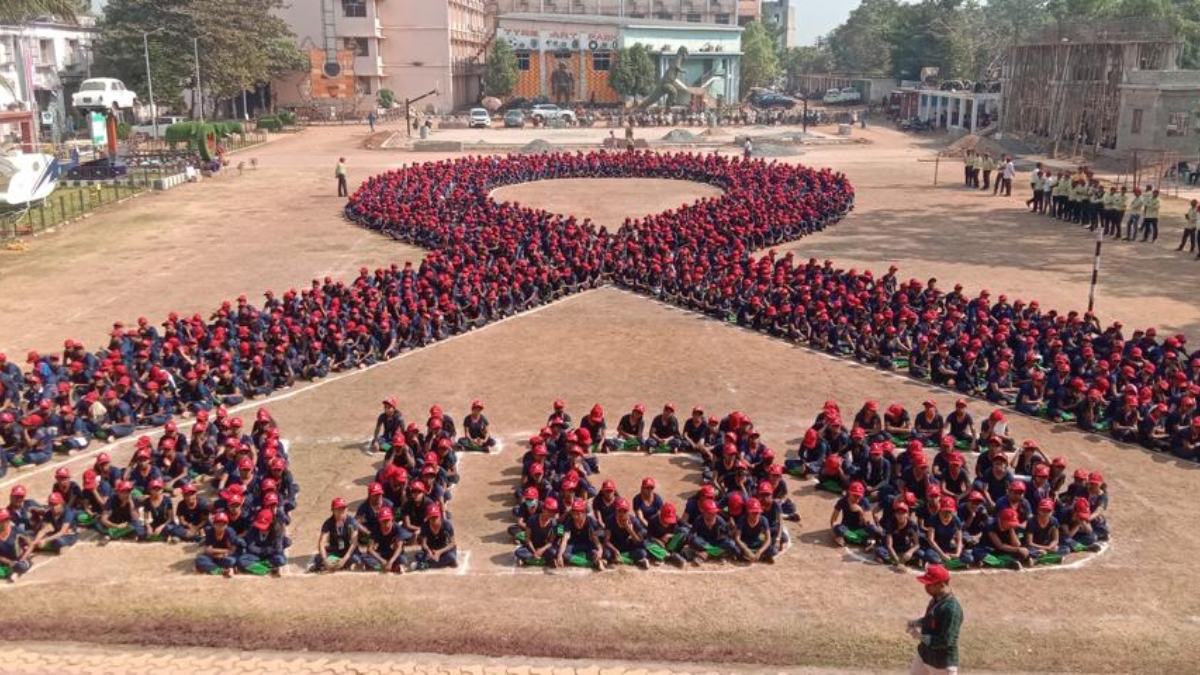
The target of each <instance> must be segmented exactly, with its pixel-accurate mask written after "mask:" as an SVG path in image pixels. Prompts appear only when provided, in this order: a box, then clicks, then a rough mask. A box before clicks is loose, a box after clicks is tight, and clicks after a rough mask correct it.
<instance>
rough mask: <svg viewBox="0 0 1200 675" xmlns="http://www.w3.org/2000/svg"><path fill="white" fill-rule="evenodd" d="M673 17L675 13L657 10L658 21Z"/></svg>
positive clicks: (668, 19)
mask: <svg viewBox="0 0 1200 675" xmlns="http://www.w3.org/2000/svg"><path fill="white" fill-rule="evenodd" d="M674 18H675V15H674V14H672V13H670V12H659V13H658V20H659V21H670V20H671V19H674Z"/></svg>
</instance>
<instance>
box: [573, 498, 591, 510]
mask: <svg viewBox="0 0 1200 675" xmlns="http://www.w3.org/2000/svg"><path fill="white" fill-rule="evenodd" d="M571 513H587V502H585V501H583V500H582V499H576V500H575V501H573V502H571Z"/></svg>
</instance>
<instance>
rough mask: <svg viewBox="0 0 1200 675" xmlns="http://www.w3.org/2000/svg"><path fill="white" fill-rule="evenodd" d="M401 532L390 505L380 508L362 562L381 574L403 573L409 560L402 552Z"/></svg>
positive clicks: (403, 540) (402, 538) (403, 539)
mask: <svg viewBox="0 0 1200 675" xmlns="http://www.w3.org/2000/svg"><path fill="white" fill-rule="evenodd" d="M401 532H402V528H401V527H399V526H397V525H396V514H395V512H394V511H393V510H392V507H391V506H384V507H382V508H380V510H379V513H378V514H377V516H376V518H375V525H374V528H373V529H372V530H371V538H370V541H369V542H368V544H367V552H366V553H364V554H363V563H364V564H365V565H366V566H367V567H368V568H369V569H372V570H375V571H376V572H379V573H381V574H403V573H404V568H405V567H406V566H407V565H408V562H409V561H408V556H406V555H405V554H404V543H405V538H404V537H403V536H402V535H401Z"/></svg>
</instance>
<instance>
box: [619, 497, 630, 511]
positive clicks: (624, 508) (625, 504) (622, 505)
mask: <svg viewBox="0 0 1200 675" xmlns="http://www.w3.org/2000/svg"><path fill="white" fill-rule="evenodd" d="M617 510H618V511H628V510H629V502H628V501H626V500H625V498H624V497H622V498H620V499H618V500H617Z"/></svg>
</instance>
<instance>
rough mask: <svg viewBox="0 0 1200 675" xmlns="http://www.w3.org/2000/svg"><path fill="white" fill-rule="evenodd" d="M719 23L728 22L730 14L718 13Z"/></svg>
mask: <svg viewBox="0 0 1200 675" xmlns="http://www.w3.org/2000/svg"><path fill="white" fill-rule="evenodd" d="M717 23H724V24H728V23H729V15H728V14H718V15H717Z"/></svg>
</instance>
